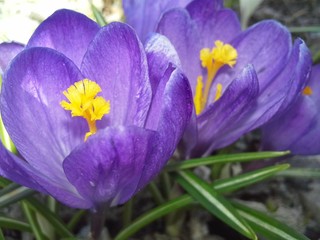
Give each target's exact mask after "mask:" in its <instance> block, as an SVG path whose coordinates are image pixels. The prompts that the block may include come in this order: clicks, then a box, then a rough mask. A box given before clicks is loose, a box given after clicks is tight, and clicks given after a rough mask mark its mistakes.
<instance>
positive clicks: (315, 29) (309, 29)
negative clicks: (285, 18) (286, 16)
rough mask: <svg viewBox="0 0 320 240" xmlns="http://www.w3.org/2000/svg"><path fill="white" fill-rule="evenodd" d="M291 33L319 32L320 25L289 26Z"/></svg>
mask: <svg viewBox="0 0 320 240" xmlns="http://www.w3.org/2000/svg"><path fill="white" fill-rule="evenodd" d="M289 30H290V32H292V33H306V32H320V26H303V27H289Z"/></svg>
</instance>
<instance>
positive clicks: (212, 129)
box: [193, 65, 259, 156]
mask: <svg viewBox="0 0 320 240" xmlns="http://www.w3.org/2000/svg"><path fill="white" fill-rule="evenodd" d="M258 93H259V83H258V80H257V76H256V73H255V71H254V69H253V67H252V66H250V65H249V66H247V67H246V68H244V70H243V72H242V73H241V75H240V76H239V77H238V78H236V79H235V80H233V81H232V83H231V84H230V85H229V87H228V88H227V89H226V91H225V92H224V94H223V95H222V96H221V98H220V99H219V100H218V101H216V102H215V103H213V104H212V105H210V106H209V107H208V108H207V109H206V110H205V112H204V113H202V114H201V115H200V116H199V117H198V131H199V136H200V137H199V141H198V144H197V147H196V148H195V150H194V153H193V155H194V156H200V155H204V156H206V155H209V154H210V153H211V152H212V151H213V150H215V149H218V148H221V147H225V146H227V145H229V144H230V143H232V142H234V141H235V140H237V139H238V138H239V137H240V136H241V135H243V134H244V132H238V133H235V132H234V131H232V130H233V129H234V128H239V127H241V124H242V120H243V119H245V118H246V117H247V115H248V114H250V113H251V110H252V108H253V107H254V105H255V103H256V99H257V97H258Z"/></svg>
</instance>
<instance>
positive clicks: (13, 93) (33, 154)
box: [1, 48, 87, 182]
mask: <svg viewBox="0 0 320 240" xmlns="http://www.w3.org/2000/svg"><path fill="white" fill-rule="evenodd" d="M81 79H83V77H82V76H81V74H80V72H79V70H78V69H77V67H76V66H75V65H74V64H73V63H72V62H71V61H70V60H69V59H68V58H66V57H65V56H64V55H62V54H59V53H58V52H56V51H54V50H52V49H49V48H30V49H26V50H24V51H22V52H21V53H20V54H19V55H18V56H17V57H16V58H15V59H14V60H13V61H12V63H11V65H10V67H9V69H8V70H7V72H6V74H5V75H4V81H3V85H2V94H1V115H2V118H3V122H4V125H5V127H6V129H7V131H8V133H9V135H10V137H11V138H12V140H13V142H14V144H15V145H16V147H17V149H18V150H19V152H20V153H21V155H22V156H23V157H24V158H25V159H26V160H27V161H28V162H29V163H30V165H32V166H33V167H34V168H35V169H37V170H38V171H39V172H42V173H43V174H45V175H46V176H48V178H51V179H60V180H61V181H62V182H65V181H67V180H66V178H65V176H64V174H63V170H62V166H61V163H62V160H63V159H64V157H65V156H66V155H68V154H69V153H70V151H71V150H72V149H73V148H74V147H75V146H77V145H78V144H80V143H81V142H82V141H83V138H84V135H85V133H86V131H87V129H86V128H87V126H86V122H85V120H84V119H78V118H72V117H71V114H70V112H69V111H65V110H64V109H63V108H62V107H61V106H60V102H61V101H62V100H64V99H65V97H64V95H63V94H62V92H63V91H64V90H66V89H67V88H68V87H69V86H70V85H71V84H73V83H74V82H76V81H79V80H81Z"/></svg>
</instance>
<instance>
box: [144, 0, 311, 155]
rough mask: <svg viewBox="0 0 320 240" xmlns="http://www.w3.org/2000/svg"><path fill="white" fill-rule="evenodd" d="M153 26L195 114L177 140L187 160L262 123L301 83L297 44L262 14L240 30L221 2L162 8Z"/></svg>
mask: <svg viewBox="0 0 320 240" xmlns="http://www.w3.org/2000/svg"><path fill="white" fill-rule="evenodd" d="M156 2H157V1H156ZM150 7H151V6H150ZM146 12H148V11H147V10H146ZM144 17H146V16H144ZM144 21H145V22H147V21H148V19H144ZM157 32H159V33H161V34H163V35H165V36H166V37H168V38H169V40H170V41H171V43H172V44H173V45H174V47H175V49H176V50H177V52H178V55H179V57H180V60H181V66H182V70H183V71H184V72H185V74H186V76H187V77H188V79H189V82H190V85H191V88H192V90H193V96H194V105H195V113H194V115H196V117H194V118H193V120H192V121H191V125H190V127H189V128H188V130H187V131H186V134H185V136H184V138H183V142H182V144H181V146H182V148H181V149H182V152H183V155H184V156H183V157H187V158H189V157H196V156H207V155H209V154H211V153H212V151H213V150H216V149H219V148H222V147H225V146H227V145H229V144H231V143H233V142H234V141H236V140H237V139H238V138H239V137H240V136H242V135H243V134H245V133H247V132H249V131H251V130H253V129H256V128H258V127H259V126H261V125H262V124H264V123H266V122H267V121H268V120H269V119H270V118H271V117H272V116H273V115H274V114H275V113H277V112H279V111H281V110H282V109H285V108H286V106H287V105H288V104H289V103H290V102H291V101H292V99H293V98H294V97H295V95H296V94H297V93H298V92H299V91H300V90H301V89H302V88H303V86H304V84H305V83H304V81H305V80H306V79H307V75H308V73H309V71H310V67H311V57H310V53H309V51H308V49H307V47H306V46H305V44H304V42H303V41H302V40H301V39H297V40H296V41H295V42H294V43H293V44H292V40H291V35H290V33H289V31H288V30H287V29H286V28H285V27H284V26H282V25H281V24H279V23H278V22H276V21H272V20H267V21H262V22H259V23H257V24H255V25H253V26H252V27H250V28H249V29H247V30H245V31H241V28H240V23H239V20H238V18H237V16H236V14H235V12H233V11H232V10H230V9H226V8H224V6H223V1H222V0H194V1H192V2H191V3H190V4H188V5H187V6H186V7H185V8H175V9H171V10H168V11H166V12H165V13H163V14H162V18H161V19H160V21H159V23H158V26H157Z"/></svg>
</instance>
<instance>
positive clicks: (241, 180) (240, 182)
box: [213, 164, 290, 193]
mask: <svg viewBox="0 0 320 240" xmlns="http://www.w3.org/2000/svg"><path fill="white" fill-rule="evenodd" d="M289 167H290V165H289V164H280V165H276V166H271V167H266V168H262V169H258V170H255V171H252V172H248V173H244V174H241V175H238V176H235V177H232V178H227V179H219V180H216V181H214V182H213V186H214V189H215V190H217V191H219V192H223V193H227V192H233V191H236V190H238V189H240V188H242V187H246V186H249V185H251V184H255V183H257V182H260V181H262V180H264V179H266V178H269V177H272V176H273V175H275V174H276V173H278V172H281V171H283V170H285V169H287V168H289Z"/></svg>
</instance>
